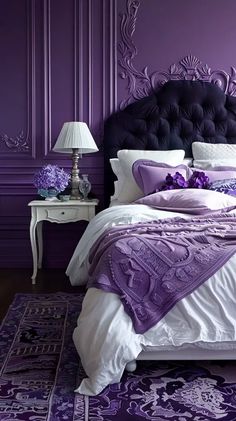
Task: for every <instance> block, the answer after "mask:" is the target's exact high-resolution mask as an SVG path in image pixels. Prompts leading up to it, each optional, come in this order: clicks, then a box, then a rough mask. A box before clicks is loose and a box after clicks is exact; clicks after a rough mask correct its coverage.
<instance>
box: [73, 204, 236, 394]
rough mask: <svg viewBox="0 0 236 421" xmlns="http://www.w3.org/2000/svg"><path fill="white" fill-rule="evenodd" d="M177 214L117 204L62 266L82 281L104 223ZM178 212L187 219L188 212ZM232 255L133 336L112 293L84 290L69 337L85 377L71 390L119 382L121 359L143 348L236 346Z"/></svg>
mask: <svg viewBox="0 0 236 421" xmlns="http://www.w3.org/2000/svg"><path fill="white" fill-rule="evenodd" d="M173 216H180V214H177V213H174V212H165V211H159V210H156V209H152V208H150V207H148V206H145V205H134V204H132V205H121V206H115V207H112V208H108V209H106V210H104V211H102V212H100V213H99V214H98V215H97V216H96V217H95V218H94V219H93V220H92V221H91V222H90V224H89V225H88V227H87V229H86V231H85V233H84V235H83V237H82V238H81V240H80V242H79V244H78V246H77V248H76V250H75V252H74V254H73V256H72V258H71V261H70V263H69V266H68V268H67V272H66V273H67V275H68V276H69V277H70V281H71V283H72V285H81V284H85V283H86V280H87V272H88V259H87V257H88V253H89V250H90V248H91V246H92V245H93V243H94V242H95V241H96V239H97V238H98V237H99V236H100V235H101V234H102V233H103V232H104V230H105V229H107V228H108V227H112V226H115V225H118V224H132V223H135V222H138V221H146V220H153V219H162V218H167V217H173ZM181 216H182V217H183V216H184V217H186V218H189V215H188V216H187V215H183V214H181ZM235 272H236V254H235V255H234V256H233V257H232V258H231V259H230V260H229V261H228V262H227V263H226V264H225V265H224V266H223V267H222V268H221V269H220V270H219V271H218V272H217V273H216V274H215V275H214V276H212V277H211V278H210V279H209V280H208V281H206V282H205V283H204V284H203V285H201V286H200V287H199V288H198V289H197V290H195V291H194V292H193V293H192V294H190V295H189V296H187V297H186V298H184V299H183V300H181V301H180V302H179V303H177V304H176V305H175V306H174V307H173V308H172V310H171V311H170V312H169V313H168V314H167V315H166V316H165V317H164V318H163V319H162V320H161V321H159V322H158V323H157V324H156V325H155V326H154V327H153V328H151V329H149V330H148V331H147V332H145V333H144V334H142V335H141V334H136V333H135V331H134V329H133V326H132V322H131V319H130V318H129V316H128V315H127V314H126V313H125V311H124V309H123V305H122V303H121V302H120V300H119V298H118V296H117V295H116V294H113V293H107V292H103V291H101V290H98V289H95V288H90V289H89V290H88V292H87V293H86V296H85V299H84V302H83V306H82V311H81V314H80V316H79V319H78V326H77V327H76V329H75V331H74V334H73V339H74V343H75V346H76V349H77V351H78V353H79V355H80V357H81V361H82V364H83V367H84V369H85V371H86V374H87V376H88V378H87V379H84V380H83V381H82V383H81V385H80V386H79V387H78V389H77V390H76V391H77V392H79V393H83V394H86V395H96V394H98V393H100V392H101V391H102V390H103V389H104V387H106V386H107V385H108V384H111V383H116V382H118V381H119V380H120V378H121V376H122V373H123V371H124V368H125V365H126V363H127V362H129V361H132V360H133V359H136V358H137V356H138V354H139V353H140V352H141V351H142V350H144V349H145V348H147V347H148V349H150V347H155V349H156V350H157V349H161V350H169V349H173V347H174V349H175V347H176V349H177V347H185V346H187V345H188V344H191V345H192V346H196V347H206V348H209V347H212V346H213V344H214V346H215V347H217V348H218V349H227V348H228V347H231V348H232V347H235V348H236V279H235V278H234V274H235Z"/></svg>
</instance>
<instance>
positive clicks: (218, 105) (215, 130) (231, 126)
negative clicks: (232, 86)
mask: <svg viewBox="0 0 236 421" xmlns="http://www.w3.org/2000/svg"><path fill="white" fill-rule="evenodd" d="M194 141H200V142H207V143H236V98H235V97H232V96H229V95H226V94H224V92H223V91H222V90H221V89H220V88H219V87H217V86H216V85H214V84H213V83H210V82H204V81H201V80H197V81H189V80H178V81H174V80H172V81H168V82H166V83H165V84H164V85H163V86H162V87H161V88H160V89H159V90H158V91H157V92H155V93H154V94H153V95H150V96H148V97H145V98H143V99H141V100H139V101H136V102H134V103H132V104H130V105H128V106H127V107H126V108H125V109H124V110H122V111H119V112H116V113H115V114H113V115H111V116H110V117H109V118H108V119H107V121H106V123H105V131H104V156H105V180H106V178H107V177H112V176H111V172H109V171H110V170H109V159H110V158H114V157H116V156H117V152H118V150H120V149H141V150H161V149H162V150H169V149H184V150H185V156H186V157H191V156H192V143H193V142H194ZM113 180H114V178H113V177H112V180H109V182H108V184H107V183H106V184H107V186H106V187H107V188H106V190H107V191H108V190H109V194H111V192H112V186H111V183H112V184H113Z"/></svg>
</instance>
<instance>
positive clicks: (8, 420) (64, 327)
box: [0, 293, 236, 421]
mask: <svg viewBox="0 0 236 421" xmlns="http://www.w3.org/2000/svg"><path fill="white" fill-rule="evenodd" d="M82 299H83V295H82V294H64V293H57V294H47V295H43V294H17V296H16V298H15V300H14V302H13V304H12V305H11V307H10V310H9V312H8V315H7V317H6V318H5V320H4V322H3V324H2V326H1V330H0V421H13V420H14V421H88V420H89V421H95V420H96V421H98V420H99V421H121V420H122V421H131V420H132V421H133V420H135V421H145V420H152V421H154V420H155V421H164V420H166V421H168V420H170V421H183V420H186V421H188V420H198V421H206V420H217V419H220V418H222V419H224V421H233V420H235V419H236V398H235V396H236V363H235V362H227V363H212V364H208V365H206V364H205V363H204V364H202V363H200V364H195V363H192V362H189V363H181V362H179V363H166V362H164V363H161V364H160V363H158V362H152V363H150V362H142V363H141V362H139V365H138V369H137V371H136V372H135V373H133V374H127V373H125V374H124V375H123V377H122V381H121V382H120V383H118V384H115V385H111V386H108V387H107V388H106V389H105V390H104V391H103V392H102V393H101V394H100V395H99V396H95V397H92V398H88V397H85V396H81V395H78V394H74V392H73V391H74V389H75V386H76V384H77V382H78V381H79V380H81V379H82V376H83V375H84V374H83V370H82V369H80V370H78V366H79V359H78V356H77V353H76V351H75V348H74V345H73V342H72V332H73V329H74V327H75V324H76V319H77V316H78V313H79V312H80V309H81V303H82ZM78 374H79V376H78Z"/></svg>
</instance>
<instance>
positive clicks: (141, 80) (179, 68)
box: [118, 0, 236, 109]
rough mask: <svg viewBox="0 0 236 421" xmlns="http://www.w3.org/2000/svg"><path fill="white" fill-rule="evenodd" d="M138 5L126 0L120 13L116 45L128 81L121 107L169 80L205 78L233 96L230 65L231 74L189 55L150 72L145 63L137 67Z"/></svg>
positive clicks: (235, 79)
mask: <svg viewBox="0 0 236 421" xmlns="http://www.w3.org/2000/svg"><path fill="white" fill-rule="evenodd" d="M139 6H140V2H139V1H137V0H127V11H126V13H124V14H122V15H121V23H120V32H121V41H120V43H119V46H118V48H119V52H120V55H121V58H120V59H119V65H120V67H121V69H122V71H121V72H120V76H121V78H122V79H127V80H128V87H127V89H128V98H126V99H125V100H123V101H122V102H121V103H120V108H121V109H123V108H125V107H126V106H127V105H128V104H130V103H131V102H133V101H134V100H138V99H141V98H143V97H145V96H147V95H150V94H151V93H153V92H155V91H156V90H158V89H159V88H160V86H162V85H163V84H164V83H166V82H167V81H168V80H180V79H182V80H204V81H207V82H212V83H214V84H216V85H217V86H218V87H219V88H221V89H222V90H223V92H224V93H226V94H229V95H232V96H236V69H235V68H234V67H231V68H230V73H227V72H226V71H224V70H211V68H210V66H209V65H208V64H203V63H202V62H201V61H200V60H199V59H198V58H197V57H195V56H194V55H191V54H189V55H187V56H186V57H184V58H183V59H182V60H180V61H179V62H178V63H174V64H172V65H171V66H170V67H169V70H168V71H160V72H158V71H154V72H152V73H149V72H148V67H147V66H145V67H144V69H143V70H142V71H139V70H138V69H136V68H135V67H134V65H133V59H134V58H135V56H137V54H138V50H137V47H136V46H135V45H134V42H133V38H132V37H133V34H134V32H135V26H136V21H137V13H138V8H139Z"/></svg>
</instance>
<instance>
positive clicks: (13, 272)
mask: <svg viewBox="0 0 236 421" xmlns="http://www.w3.org/2000/svg"><path fill="white" fill-rule="evenodd" d="M31 274H32V270H31V269H0V320H2V318H3V317H4V316H5V314H6V312H7V309H8V307H9V305H10V304H11V302H12V301H13V298H14V295H15V294H16V293H17V292H23V293H24V292H25V293H35V294H37V293H50V292H58V291H61V292H72V293H73V292H82V291H85V288H84V287H74V286H71V284H70V281H69V278H68V277H67V276H66V275H65V270H62V269H41V270H40V271H38V274H37V282H36V285H32V283H31Z"/></svg>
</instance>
